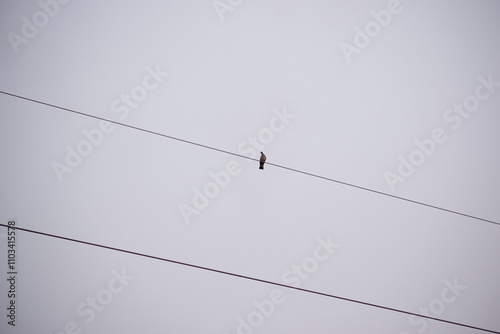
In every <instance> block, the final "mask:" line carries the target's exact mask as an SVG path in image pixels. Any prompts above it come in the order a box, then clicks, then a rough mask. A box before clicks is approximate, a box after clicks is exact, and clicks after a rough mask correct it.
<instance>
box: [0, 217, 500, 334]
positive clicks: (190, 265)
mask: <svg viewBox="0 0 500 334" xmlns="http://www.w3.org/2000/svg"><path fill="white" fill-rule="evenodd" d="M0 226H3V227H7V228H11V229H15V230H20V231H24V232H29V233H33V234H39V235H43V236H46V237H50V238H56V239H61V240H66V241H71V242H75V243H80V244H84V245H88V246H94V247H98V248H104V249H109V250H112V251H116V252H121V253H126V254H131V255H136V256H140V257H145V258H149V259H153V260H158V261H164V262H169V263H173V264H178V265H181V266H186V267H191V268H195V269H199V270H205V271H210V272H214V273H218V274H222V275H227V276H233V277H238V278H242V279H246V280H251V281H255V282H260V283H265V284H270V285H274V286H279V287H282V288H286V289H292V290H297V291H302V292H306V293H311V294H315V295H320V296H324V297H329V298H334V299H339V300H343V301H347V302H351V303H356V304H361V305H365V306H369V307H375V308H379V309H383V310H386V311H393V312H398V313H403V314H407V315H411V316H416V317H420V318H425V319H429V320H435V321H439V322H443V323H447V324H452V325H456V326H461V327H466V328H471V329H475V330H479V331H483V332H488V333H495V334H500V332H497V331H494V330H490V329H486V328H481V327H476V326H471V325H467V324H463V323H459V322H455V321H450V320H444V319H439V318H434V317H431V316H427V315H423V314H418V313H413V312H409V311H404V310H400V309H396V308H392V307H387V306H383V305H378V304H373V303H368V302H363V301H360V300H356V299H351V298H346V297H341V296H337V295H332V294H329V293H325V292H320V291H315V290H309V289H304V288H299V287H295V286H291V285H286V284H283V283H278V282H273V281H268V280H264V279H260V278H255V277H251V276H246V275H241V274H236V273H232V272H228V271H224V270H219V269H214V268H209V267H204V266H199V265H195V264H191V263H186V262H180V261H175V260H170V259H167V258H163V257H159V256H154V255H149V254H144V253H139V252H133V251H130V250H126V249H121V248H116V247H111V246H106V245H101V244H96V243H93V242H88V241H83V240H79V239H73V238H68V237H63V236H60V235H55V234H49V233H45V232H40V231H35V230H30V229H27V228H21V227H12V226H8V225H6V224H0Z"/></svg>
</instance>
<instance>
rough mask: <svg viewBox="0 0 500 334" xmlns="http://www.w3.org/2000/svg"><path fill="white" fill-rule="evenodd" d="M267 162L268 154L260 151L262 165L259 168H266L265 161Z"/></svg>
mask: <svg viewBox="0 0 500 334" xmlns="http://www.w3.org/2000/svg"><path fill="white" fill-rule="evenodd" d="M265 162H266V155H265V154H264V153H262V152H260V167H259V169H264V163H265Z"/></svg>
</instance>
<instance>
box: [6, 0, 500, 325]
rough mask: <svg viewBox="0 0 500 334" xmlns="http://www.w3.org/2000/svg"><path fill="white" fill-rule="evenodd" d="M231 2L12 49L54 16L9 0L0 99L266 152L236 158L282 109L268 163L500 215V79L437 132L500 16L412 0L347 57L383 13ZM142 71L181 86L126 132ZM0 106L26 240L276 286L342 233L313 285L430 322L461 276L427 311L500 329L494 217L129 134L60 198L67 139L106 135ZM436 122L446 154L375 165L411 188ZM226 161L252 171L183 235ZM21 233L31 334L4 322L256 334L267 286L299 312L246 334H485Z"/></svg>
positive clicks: (60, 28) (52, 115) (121, 20)
mask: <svg viewBox="0 0 500 334" xmlns="http://www.w3.org/2000/svg"><path fill="white" fill-rule="evenodd" d="M42 2H43V0H42ZM49 2H50V1H49ZM53 3H55V2H53ZM223 3H225V4H226V5H227V4H228V2H227V1H223ZM231 3H233V6H231V8H232V11H226V12H225V13H224V14H223V16H222V18H223V19H222V20H221V18H220V17H219V16H218V14H217V11H216V9H215V8H214V5H213V3H212V2H211V1H209V0H204V1H188V0H183V1H180V0H179V1H141V2H137V1H105V2H102V1H92V0H89V1H71V2H69V3H67V4H58V3H57V4H58V5H57V6H58V12H57V13H55V15H53V17H49V16H47V17H48V21H47V22H46V25H44V26H43V27H40V28H38V32H37V33H36V35H35V36H33V37H32V38H28V39H27V43H24V44H20V45H19V48H18V50H17V51H18V52H16V51H15V50H14V49H15V48H14V47H13V45H12V43H11V42H10V41H9V37H8V36H9V33H15V34H17V35H19V36H22V31H21V30H22V27H23V24H24V23H23V21H22V18H23V17H26V18H27V19H28V20H29V21H31V22H33V15H36V13H37V12H40V11H41V10H42V9H41V7H40V4H38V3H37V2H36V1H2V3H1V10H0V32H1V35H2V36H4V37H2V39H1V42H0V57H1V62H0V71H1V72H0V90H2V91H6V92H9V93H13V94H18V95H21V96H25V97H28V98H31V99H36V100H40V101H44V102H47V103H51V104H55V105H58V106H62V107H66V108H71V109H74V110H78V111H80V112H83V113H87V114H91V115H95V116H99V117H103V118H107V119H111V120H114V121H118V122H123V123H126V124H130V125H133V126H136V127H140V128H145V129H148V130H151V131H155V132H159V133H162V134H166V135H169V136H174V137H179V138H182V139H186V140H190V141H193V142H197V143H200V144H203V145H208V146H212V147H216V148H219V149H222V150H227V151H230V152H234V153H238V154H243V155H247V156H249V157H251V158H258V156H257V155H255V156H253V155H251V154H250V153H248V152H249V151H247V152H246V153H244V152H241V149H240V150H239V149H238V147H240V145H243V146H244V145H248V138H249V136H254V137H257V138H258V134H259V133H260V134H261V135H262V136H264V133H266V134H269V131H268V130H263V129H265V128H268V129H269V128H270V123H271V122H274V121H272V120H273V118H274V117H275V113H273V110H274V111H281V112H282V111H283V110H285V109H286V110H287V112H288V113H289V114H291V115H293V116H295V117H294V118H293V119H291V120H290V122H289V124H286V126H285V127H284V128H283V130H282V131H280V132H275V133H274V136H273V138H272V140H270V139H269V140H267V137H262V138H266V139H265V141H267V142H266V143H262V142H261V144H262V145H263V147H262V150H263V151H264V152H265V153H266V154H267V157H268V162H270V163H274V164H278V165H282V166H287V167H290V168H294V169H298V170H301V171H306V172H309V173H314V174H318V175H321V176H325V177H329V178H332V179H335V180H340V181H343V182H348V183H353V184H356V185H359V186H362V187H367V188H370V189H374V190H377V191H381V192H384V193H390V194H394V195H396V196H401V197H404V198H409V199H413V200H416V201H421V202H425V203H428V204H431V205H435V206H439V207H444V208H447V209H450V210H454V211H459V212H463V213H466V214H468V215H473V216H478V217H481V218H484V219H488V220H492V221H495V222H500V206H499V205H498V203H497V201H498V198H499V197H500V178H499V177H498V170H499V169H500V159H499V158H498V143H499V140H500V135H499V132H498V131H497V129H498V127H499V125H500V115H499V113H498V109H499V106H500V87H499V88H496V89H497V91H495V92H493V93H492V94H491V96H490V97H489V98H487V99H485V100H484V101H481V103H480V106H479V108H478V109H477V111H475V112H474V113H472V114H471V115H470V117H469V118H467V119H463V123H462V124H461V126H460V127H459V128H457V129H453V128H452V127H451V125H452V123H447V122H446V121H445V120H444V119H443V114H444V113H445V112H446V110H447V109H448V108H450V107H453V105H454V104H460V103H463V101H464V100H465V99H466V98H467V97H468V96H470V95H473V94H474V92H475V89H476V87H477V86H478V85H479V84H480V81H479V80H478V77H483V78H488V76H490V75H491V76H492V78H493V79H494V80H495V81H496V82H498V81H500V57H499V55H500V39H499V38H498V33H499V29H500V20H499V19H498V18H499V17H500V3H499V2H498V1H493V0H490V1H485V0H480V1H471V0H460V1H456V0H453V1H452V0H448V1H425V0H420V1H409V0H402V1H401V3H400V5H399V6H400V7H401V8H402V12H400V13H399V14H393V15H392V17H391V21H390V23H389V24H388V25H387V26H386V27H382V28H381V31H380V33H379V34H378V35H377V36H375V37H373V38H371V41H370V43H369V45H368V46H366V47H365V48H362V49H360V52H359V53H358V54H354V55H353V56H352V59H351V60H352V61H351V62H350V63H349V62H348V61H347V60H346V57H345V56H344V54H343V53H342V50H341V47H340V46H341V43H349V44H353V43H354V42H353V40H354V37H355V34H356V32H355V28H356V27H359V28H360V29H364V27H365V24H367V23H369V22H370V21H374V18H373V16H372V15H371V14H370V12H371V11H376V12H379V11H381V10H386V9H387V7H388V3H390V1H389V2H388V1H385V0H384V1H347V0H343V1H326V0H323V1H320V0H314V1H295V0H294V1H290V0H288V1H285V0H273V1H255V0H254V1H248V0H246V1H241V2H238V1H235V0H233V1H232V2H231ZM42 16H43V15H42ZM148 67H149V68H152V69H155V68H157V67H158V68H159V69H160V70H161V71H163V72H168V73H169V75H168V77H165V78H163V79H162V82H160V83H159V84H158V86H157V87H156V88H155V89H153V90H151V91H148V95H147V97H146V98H145V99H144V100H143V101H141V102H139V103H138V105H137V107H136V108H135V109H130V114H129V115H128V116H127V117H124V119H121V118H120V116H122V115H123V114H122V113H116V112H113V109H112V104H113V101H115V100H116V99H120V96H121V95H122V94H130V93H131V91H132V90H133V89H134V88H136V87H138V86H140V85H142V83H143V79H144V77H145V76H146V75H148V70H147V68H148ZM150 82H151V83H152V82H153V81H150ZM121 105H122V106H123V105H124V104H121ZM0 106H1V111H0V127H1V131H0V152H1V153H2V159H1V164H0V175H1V178H0V181H1V184H0V186H1V188H0V189H1V190H0V191H1V201H0V219H1V223H2V224H6V223H7V221H8V219H11V218H15V219H16V220H17V224H18V226H20V227H25V228H29V229H34V230H38V231H43V232H47V233H52V234H57V235H62V236H66V237H70V238H76V239H81V240H86V241H90V242H94V243H101V244H105V245H108V246H112V247H118V248H123V249H127V250H132V251H136V252H142V253H146V254H151V255H155V256H159V257H165V258H168V259H173V260H177V261H184V262H188V263H192V264H197V265H202V266H207V267H211V268H216V269H220V270H226V271H230V272H234V273H238V274H242V275H249V276H253V277H258V278H261V279H265V280H270V281H275V282H281V281H282V275H283V274H284V273H285V272H286V271H287V270H289V269H290V268H291V266H292V265H294V264H297V265H301V264H302V262H303V261H304V260H305V259H307V258H308V257H310V256H312V255H313V252H314V249H315V247H317V245H318V243H317V241H316V240H317V238H318V237H319V238H326V237H327V236H328V235H330V236H331V239H332V240H333V241H334V242H336V243H338V244H340V246H339V247H338V248H337V249H336V250H335V251H334V252H333V254H331V255H330V257H329V258H328V260H327V261H324V262H320V263H319V265H318V268H317V269H316V270H314V272H312V273H311V274H310V277H308V278H307V279H304V280H303V281H302V284H301V287H303V288H306V289H311V290H316V291H321V292H325V293H330V294H335V295H339V296H343V297H347V298H352V299H358V300H362V301H365V302H369V303H375V304H380V305H384V306H388V307H392V308H398V309H403V310H407V311H410V312H416V313H418V312H419V308H421V307H429V305H430V304H432V303H434V304H433V305H440V304H439V303H440V302H439V301H436V300H440V298H441V292H442V291H443V289H445V288H446V283H445V282H446V280H448V281H450V282H453V280H454V279H457V280H458V282H459V283H460V284H462V285H464V286H467V288H466V289H465V290H463V291H462V292H461V294H460V295H459V296H456V299H455V301H454V302H452V303H449V304H445V307H446V308H445V310H444V311H443V312H441V314H434V316H437V317H440V318H444V319H448V320H451V321H456V322H461V323H466V324H470V325H473V326H478V327H484V328H489V329H493V330H497V331H500V321H499V320H498V319H499V318H498V310H499V309H500V288H499V287H498V282H500V270H499V268H498V264H499V263H500V242H499V239H500V226H498V225H494V224H490V223H487V222H484V221H481V220H477V219H472V218H467V217H464V216H460V215H455V214H451V213H447V212H443V211H439V210H435V209H432V208H429V207H424V206H421V205H416V204H412V203H409V202H404V201H401V200H397V199H394V198H389V197H386V196H381V195H377V194H374V193H371V192H367V191H363V190H360V189H356V188H352V187H348V186H345V185H341V184H337V183H334V182H329V181H327V180H323V179H318V178H314V177H311V176H307V175H304V174H300V173H296V172H292V171H289V170H285V169H282V168H278V167H275V166H272V165H266V167H265V170H264V171H260V170H259V169H258V167H257V166H258V163H257V162H256V161H252V160H248V159H243V158H239V157H235V156H231V155H227V154H223V153H220V152H216V151H212V150H208V149H204V148H201V147H197V146H193V145H188V144H186V143H182V142H179V141H174V140H171V139H167V138H163V137H160V136H154V135H151V134H148V133H144V132H140V131H136V130H132V129H129V128H124V127H121V126H118V125H115V127H114V130H113V131H112V132H111V133H108V134H104V135H103V138H102V141H101V142H100V143H99V145H98V146H93V149H92V152H91V153H90V154H89V155H88V156H86V157H83V159H82V162H81V164H80V165H79V166H77V167H76V168H74V170H73V171H72V172H69V173H65V174H64V175H63V176H62V182H60V180H59V179H58V177H57V176H56V173H55V172H54V169H53V164H54V162H59V163H64V164H66V162H65V159H66V154H67V151H66V147H67V146H69V147H71V148H73V149H76V147H77V145H78V143H80V142H81V141H82V140H85V136H84V135H83V134H82V131H83V130H88V131H91V130H92V129H96V128H98V126H99V123H100V121H98V120H96V119H92V118H89V117H84V116H80V115H75V114H72V113H68V112H66V111H62V110H59V109H56V108H52V107H48V106H43V105H40V104H36V103H33V102H29V101H25V100H20V99H17V98H14V97H11V96H6V95H4V94H0ZM273 124H274V123H273ZM276 124H280V123H279V122H278V123H276ZM435 128H441V129H443V131H444V133H445V135H446V137H447V140H446V141H445V142H444V143H440V144H437V145H436V148H435V150H434V152H433V153H432V154H431V155H429V156H426V157H425V161H424V162H423V163H422V164H421V165H420V166H417V167H416V169H415V171H414V172H413V174H412V175H411V176H409V177H407V178H406V179H405V182H404V183H398V184H397V185H396V187H395V189H394V190H391V188H390V187H389V185H388V182H387V181H386V178H385V176H384V173H386V172H387V171H390V172H393V173H397V168H398V164H399V160H398V157H399V156H402V157H404V158H406V159H408V157H409V156H410V154H411V153H412V152H413V151H415V150H416V149H418V147H417V146H416V144H415V140H423V139H425V138H430V137H431V133H432V131H433V130H434V129H435ZM231 161H234V162H235V163H236V164H237V165H238V166H239V168H240V169H241V171H240V173H239V174H238V175H234V176H230V182H229V185H227V186H226V187H225V188H223V189H220V191H219V192H218V194H217V196H214V198H212V199H209V203H208V205H207V206H206V207H205V208H203V209H201V210H199V214H197V215H192V216H191V217H190V222H189V223H187V222H186V220H185V219H184V218H183V216H182V214H181V212H180V209H179V207H180V206H181V205H182V204H185V205H190V206H192V205H193V203H192V201H193V198H194V196H195V189H198V190H201V191H203V189H204V187H205V186H206V185H207V184H209V183H210V182H212V178H211V177H210V175H209V173H210V172H211V171H213V172H220V171H222V170H224V169H225V168H226V165H227V164H228V163H229V162H231ZM0 232H1V233H2V234H1V235H0V242H1V243H0V259H1V263H2V267H3V268H6V267H5V260H6V257H7V248H6V240H5V232H6V230H5V229H4V228H2V230H1V231H0ZM17 235H18V240H17V246H18V253H17V254H18V272H19V275H18V282H17V283H18V286H17V289H18V293H19V294H18V298H17V305H18V309H17V323H16V327H15V328H12V327H11V326H8V325H7V319H6V317H5V314H4V313H6V311H2V314H0V315H1V318H0V319H3V320H1V321H0V332H2V333H53V334H55V333H60V332H63V331H64V328H65V325H66V324H67V323H68V322H71V321H74V322H75V323H76V324H77V325H78V326H79V330H80V331H81V333H139V332H141V333H214V334H215V333H217V334H218V333H220V334H224V333H231V334H232V333H238V330H239V332H240V333H244V332H245V331H244V330H242V329H238V317H242V318H244V319H247V317H248V316H249V315H250V314H251V313H252V312H255V310H256V308H255V306H254V304H253V302H254V301H255V300H257V301H262V300H263V299H269V296H270V294H271V291H273V290H274V289H278V290H281V291H282V292H283V294H284V296H285V297H286V302H284V303H283V304H281V305H276V307H275V310H274V312H273V314H272V315H271V316H269V317H265V319H264V320H263V323H262V324H261V325H260V326H259V327H258V328H252V329H251V331H252V332H255V333H353V334H357V333H360V334H361V333H371V334H375V333H384V334H391V333H392V334H403V333H409V334H414V333H422V332H425V333H428V334H431V333H452V334H455V333H456V334H459V333H474V332H477V333H479V331H474V330H471V329H466V328H460V327H457V326H453V325H449V324H443V323H437V322H430V323H429V322H427V321H424V322H425V323H426V325H425V328H424V326H423V325H415V323H414V322H413V324H412V320H411V319H410V317H409V316H408V315H404V314H398V313H394V312H389V311H384V310H380V309H376V308H370V307H367V306H363V305H359V304H352V303H348V302H345V301H340V300H336V299H331V298H326V297H321V296H316V295H311V294H307V293H303V292H298V291H294V290H288V289H285V288H276V287H273V286H270V285H265V284H262V283H257V282H253V281H248V280H243V279H238V278H235V277H228V276H224V275H220V274H216V273H211V272H204V271H200V270H197V269H193V268H188V267H183V266H179V265H175V264H170V263H165V262H159V261H154V260H151V259H145V258H141V257H137V256H133V255H127V254H121V253H117V252H113V251H109V250H103V249H98V248H93V247H89V246H85V245H81V244H75V243H71V242H67V241H62V240H56V239H52V238H47V237H42V236H39V235H33V234H29V233H23V232H20V231H18V232H17ZM122 269H124V270H125V271H126V272H127V273H128V274H129V275H131V276H133V277H134V279H133V280H131V281H130V282H129V283H128V285H127V286H126V287H125V288H124V289H123V291H121V292H120V293H117V294H115V295H113V299H112V301H111V302H110V303H109V304H107V305H105V306H104V308H103V310H102V311H101V312H97V313H96V316H95V318H94V319H93V320H92V321H90V322H88V323H87V322H85V317H82V316H81V315H78V314H77V311H76V310H77V307H78V305H79V304H81V303H85V302H86V300H87V298H89V297H91V298H92V297H96V296H97V295H98V294H99V292H100V291H102V289H106V288H107V287H108V283H109V282H110V280H112V278H113V273H112V272H113V270H116V271H121V270H122ZM6 271H7V269H5V270H3V272H4V273H5V272H6ZM2 275H3V274H2ZM1 281H2V283H1V287H2V290H1V291H2V293H1V295H0V304H1V305H2V309H4V310H5V308H4V307H6V305H7V302H8V299H7V295H6V288H7V282H6V281H5V280H4V279H2V280H1ZM441 304H442V303H441ZM431 315H433V314H432V313H431ZM413 321H416V319H413ZM247 332H248V331H247Z"/></svg>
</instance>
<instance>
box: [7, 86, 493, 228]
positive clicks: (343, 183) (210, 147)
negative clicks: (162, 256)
mask: <svg viewBox="0 0 500 334" xmlns="http://www.w3.org/2000/svg"><path fill="white" fill-rule="evenodd" d="M0 93H2V94H5V95H9V96H12V97H16V98H18V99H22V100H26V101H31V102H34V103H38V104H42V105H46V106H49V107H53V108H56V109H60V110H64V111H68V112H71V113H74V114H78V115H81V116H85V117H90V118H94V119H98V120H101V121H105V122H110V123H113V124H116V125H120V126H123V127H126V128H130V129H134V130H137V131H142V132H146V133H149V134H153V135H156V136H161V137H165V138H169V139H172V140H177V141H180V142H183V143H186V144H190V145H195V146H199V147H203V148H206V149H209V150H213V151H217V152H221V153H225V154H229V155H234V156H237V157H240V158H243V159H248V160H252V161H258V159H254V158H250V157H247V156H244V155H241V154H237V153H234V152H230V151H226V150H222V149H219V148H215V147H212V146H208V145H203V144H200V143H196V142H193V141H189V140H186V139H181V138H177V137H174V136H169V135H166V134H163V133H159V132H155V131H151V130H147V129H143V128H139V127H136V126H133V125H129V124H125V123H120V122H117V121H114V120H111V119H107V118H104V117H99V116H94V115H90V114H86V113H83V112H81V111H76V110H73V109H69V108H65V107H61V106H57V105H55V104H51V103H47V102H42V101H39V100H35V99H30V98H28V97H24V96H20V95H16V94H12V93H7V92H4V91H0ZM266 163H267V164H268V165H271V166H275V167H278V168H282V169H286V170H289V171H292V172H296V173H301V174H304V175H308V176H312V177H316V178H319V179H323V180H327V181H331V182H335V183H338V184H342V185H345V186H348V187H353V188H357V189H361V190H365V191H369V192H372V193H375V194H379V195H383V196H387V197H391V198H396V199H399V200H402V201H406V202H410V203H414V204H417V205H422V206H426V207H428V208H433V209H436V210H441V211H444V212H448V213H452V214H456V215H460V216H463V217H467V218H472V219H477V220H481V221H483V222H486V223H490V224H495V225H500V223H499V222H496V221H493V220H489V219H485V218H480V217H477V216H472V215H469V214H466V213H462V212H458V211H454V210H449V209H445V208H442V207H439V206H435V205H432V204H427V203H424V202H419V201H415V200H412V199H408V198H404V197H400V196H396V195H392V194H388V193H385V192H383V191H378V190H374V189H370V188H365V187H362V186H358V185H355V184H352V183H348V182H343V181H339V180H335V179H331V178H329V177H326V176H321V175H317V174H313V173H309V172H305V171H301V170H298V169H294V168H290V167H286V166H282V165H277V164H273V163H269V162H266Z"/></svg>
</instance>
